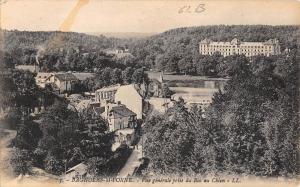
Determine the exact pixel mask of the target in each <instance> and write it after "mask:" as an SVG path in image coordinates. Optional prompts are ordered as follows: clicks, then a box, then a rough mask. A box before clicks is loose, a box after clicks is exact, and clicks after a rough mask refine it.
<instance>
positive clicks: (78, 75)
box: [72, 73, 95, 81]
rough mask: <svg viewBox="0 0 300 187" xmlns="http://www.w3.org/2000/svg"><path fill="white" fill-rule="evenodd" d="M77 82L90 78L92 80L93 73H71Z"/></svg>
mask: <svg viewBox="0 0 300 187" xmlns="http://www.w3.org/2000/svg"><path fill="white" fill-rule="evenodd" d="M72 74H73V75H74V76H75V77H76V78H77V79H78V80H81V81H83V80H86V79H90V78H94V77H95V74H94V73H72Z"/></svg>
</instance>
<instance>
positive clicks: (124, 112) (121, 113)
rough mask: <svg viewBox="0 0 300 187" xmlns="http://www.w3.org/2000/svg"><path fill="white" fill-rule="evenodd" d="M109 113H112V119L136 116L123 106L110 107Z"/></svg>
mask: <svg viewBox="0 0 300 187" xmlns="http://www.w3.org/2000/svg"><path fill="white" fill-rule="evenodd" d="M110 112H112V113H113V115H114V118H122V117H129V116H136V114H135V113H134V112H132V111H131V110H129V109H128V108H126V106H124V105H120V106H115V107H112V109H111V110H110Z"/></svg>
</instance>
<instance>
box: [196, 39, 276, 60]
mask: <svg viewBox="0 0 300 187" xmlns="http://www.w3.org/2000/svg"><path fill="white" fill-rule="evenodd" d="M215 52H220V53H221V55H223V56H229V55H234V54H244V55H246V56H247V57H250V56H255V55H265V56H270V55H278V54H280V45H279V41H278V40H277V39H270V40H268V41H266V42H241V41H240V40H238V39H236V38H235V39H233V40H232V41H231V42H214V41H211V40H209V39H204V40H202V41H201V42H200V43H199V53H200V54H202V55H212V54H213V53H215Z"/></svg>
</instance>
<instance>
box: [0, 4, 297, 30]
mask: <svg viewBox="0 0 300 187" xmlns="http://www.w3.org/2000/svg"><path fill="white" fill-rule="evenodd" d="M0 1H1V12H0V13H1V14H0V15H1V19H0V20H1V28H2V29H8V30H13V29H17V30H30V31H36V30H39V31H53V30H61V31H75V32H99V33H101V32H137V33H158V32H163V31H166V30H169V29H172V28H178V27H188V26H200V25H215V24H225V25H240V24H243V25H246V24H248V25H249V24H264V25H295V24H297V25H298V24H299V23H300V0H252V1H250V0H239V1H237V0H206V1H199V0H183V1H179V0H152V1H149V0H139V1H137V0H0ZM187 7H190V8H189V10H187ZM197 7H198V11H195V10H196V9H197Z"/></svg>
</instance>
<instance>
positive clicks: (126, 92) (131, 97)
mask: <svg viewBox="0 0 300 187" xmlns="http://www.w3.org/2000/svg"><path fill="white" fill-rule="evenodd" d="M114 100H115V102H120V103H121V104H123V105H125V106H126V107H127V108H128V109H130V110H132V111H133V112H134V113H135V114H136V116H137V119H142V118H143V97H142V96H141V94H140V93H139V92H138V89H137V86H135V85H134V84H130V85H124V86H120V87H119V88H118V89H117V92H116V93H115V98H114Z"/></svg>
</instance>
